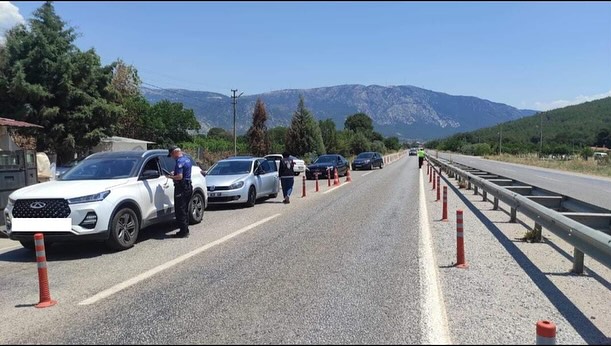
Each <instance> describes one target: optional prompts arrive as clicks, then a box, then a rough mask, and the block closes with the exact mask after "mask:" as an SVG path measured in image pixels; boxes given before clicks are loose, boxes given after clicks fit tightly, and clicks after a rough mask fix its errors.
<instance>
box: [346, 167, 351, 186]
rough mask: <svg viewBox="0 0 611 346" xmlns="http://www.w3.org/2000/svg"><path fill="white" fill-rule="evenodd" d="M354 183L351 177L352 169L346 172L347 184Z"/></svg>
mask: <svg viewBox="0 0 611 346" xmlns="http://www.w3.org/2000/svg"><path fill="white" fill-rule="evenodd" d="M351 181H352V177H351V176H350V169H348V170H347V171H346V182H347V183H349V182H351Z"/></svg>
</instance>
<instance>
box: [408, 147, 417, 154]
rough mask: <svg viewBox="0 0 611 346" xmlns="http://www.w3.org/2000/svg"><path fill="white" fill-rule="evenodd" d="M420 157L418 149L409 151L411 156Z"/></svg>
mask: <svg viewBox="0 0 611 346" xmlns="http://www.w3.org/2000/svg"><path fill="white" fill-rule="evenodd" d="M416 155H418V149H417V148H410V149H409V156H416Z"/></svg>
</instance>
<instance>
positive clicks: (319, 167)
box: [306, 154, 350, 179]
mask: <svg viewBox="0 0 611 346" xmlns="http://www.w3.org/2000/svg"><path fill="white" fill-rule="evenodd" d="M335 168H337V175H338V176H341V177H343V176H345V175H346V174H347V173H348V169H350V165H349V164H348V160H346V158H344V157H343V156H342V155H339V154H326V155H320V156H319V157H318V158H317V159H316V161H314V162H313V163H312V164H311V165H309V166H308V168H307V169H306V178H307V179H314V175H315V174H316V173H318V177H319V178H327V170H329V173H330V175H331V178H333V177H334V176H333V175H334V170H335Z"/></svg>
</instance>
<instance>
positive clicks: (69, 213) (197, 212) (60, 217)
mask: <svg viewBox="0 0 611 346" xmlns="http://www.w3.org/2000/svg"><path fill="white" fill-rule="evenodd" d="M167 156H168V151H167V150H162V149H159V150H147V151H142V150H140V151H121V152H103V153H97V154H93V155H90V156H89V157H87V158H86V159H85V160H83V161H81V162H80V163H79V164H78V165H76V166H75V167H73V168H72V169H70V171H68V172H66V173H65V174H64V175H63V176H61V177H60V178H59V179H58V180H55V181H50V182H45V183H40V184H35V185H30V186H27V187H24V188H21V189H19V190H17V191H15V192H13V193H12V194H11V195H10V196H9V200H8V205H7V207H6V208H5V209H4V215H5V217H6V234H7V235H8V236H9V238H10V239H13V240H19V241H20V242H21V244H22V245H23V246H24V247H26V248H31V249H33V248H34V233H43V234H44V236H45V241H49V242H53V241H56V240H71V239H87V240H105V241H106V244H107V245H108V246H109V247H110V248H112V249H114V250H123V249H127V248H129V247H131V246H133V245H134V243H135V241H136V239H137V237H138V232H139V231H140V229H141V228H144V227H146V226H149V225H152V224H155V223H158V222H163V221H171V220H173V219H174V184H173V182H172V181H171V180H169V179H168V178H166V177H165V174H167V173H169V172H170V171H172V170H173V169H174V164H175V162H176V161H175V160H174V159H172V158H170V157H167ZM189 159H190V160H191V161H192V163H193V168H192V171H191V179H192V184H193V197H192V198H191V201H190V203H189V211H190V212H189V221H190V223H191V224H195V223H199V222H201V221H202V218H203V216H204V209H205V208H206V205H207V203H208V194H207V191H206V178H205V177H204V175H203V174H202V171H201V169H200V168H199V167H198V166H197V165H196V164H195V162H193V160H192V159H191V158H189Z"/></svg>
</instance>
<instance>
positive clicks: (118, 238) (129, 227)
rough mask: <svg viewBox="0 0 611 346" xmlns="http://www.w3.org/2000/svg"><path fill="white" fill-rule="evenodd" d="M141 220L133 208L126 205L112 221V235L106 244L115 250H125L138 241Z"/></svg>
mask: <svg viewBox="0 0 611 346" xmlns="http://www.w3.org/2000/svg"><path fill="white" fill-rule="evenodd" d="M139 231H140V221H139V220H138V215H136V212H134V211H133V209H131V208H129V207H126V208H123V209H120V210H119V211H117V212H116V213H115V215H114V216H113V218H112V221H111V223H110V236H109V237H108V240H106V245H107V246H108V247H110V248H111V249H113V250H125V249H128V248H130V247H132V246H134V243H136V239H137V238H138V232H139Z"/></svg>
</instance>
